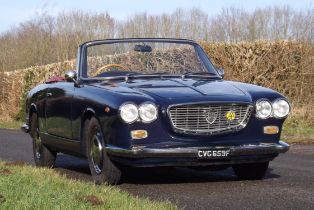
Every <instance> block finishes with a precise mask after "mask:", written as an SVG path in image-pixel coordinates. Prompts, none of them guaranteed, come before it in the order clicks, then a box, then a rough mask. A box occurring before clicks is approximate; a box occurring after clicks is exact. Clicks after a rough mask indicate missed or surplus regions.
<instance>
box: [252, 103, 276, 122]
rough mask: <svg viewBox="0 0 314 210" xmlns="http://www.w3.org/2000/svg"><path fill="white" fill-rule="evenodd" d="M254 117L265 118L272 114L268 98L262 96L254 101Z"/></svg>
mask: <svg viewBox="0 0 314 210" xmlns="http://www.w3.org/2000/svg"><path fill="white" fill-rule="evenodd" d="M255 108H256V117H257V118H259V119H267V118H269V117H270V116H271V115H272V112H273V109H272V104H271V103H270V101H269V100H268V99H265V98H262V99H259V100H257V101H256V103H255Z"/></svg>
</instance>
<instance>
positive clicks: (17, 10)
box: [0, 0, 314, 32]
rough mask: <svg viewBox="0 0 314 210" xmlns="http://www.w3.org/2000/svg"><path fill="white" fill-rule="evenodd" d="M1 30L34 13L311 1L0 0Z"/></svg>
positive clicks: (311, 0)
mask: <svg viewBox="0 0 314 210" xmlns="http://www.w3.org/2000/svg"><path fill="white" fill-rule="evenodd" d="M0 5H1V7H0V8H1V12H0V32H4V31H6V30H8V29H10V28H11V27H13V26H18V24H19V23H21V22H23V21H25V20H28V19H30V18H32V17H33V16H35V14H36V13H43V12H44V13H48V14H50V15H56V14H58V13H59V12H61V11H69V10H82V11H87V12H104V11H108V12H109V13H110V15H111V16H113V17H115V18H117V19H122V20H123V19H125V18H127V17H128V16H131V15H133V14H135V13H138V12H147V13H149V14H161V13H165V12H166V13H170V12H172V11H174V10H175V9H176V8H179V7H180V8H184V9H189V8H200V9H202V10H203V11H205V12H206V13H208V14H209V15H210V16H211V15H215V14H217V13H219V12H220V11H221V9H222V8H224V7H238V8H244V9H247V10H248V11H250V10H254V9H255V8H257V7H259V8H263V7H267V6H274V5H278V6H283V5H289V6H290V7H291V8H293V9H297V10H299V9H307V8H314V0H218V1H217V0H215V1H212V0H129V1H127V0H124V1H123V0H20V1H17V0H0Z"/></svg>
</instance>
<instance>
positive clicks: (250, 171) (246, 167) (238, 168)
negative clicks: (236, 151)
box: [232, 162, 269, 180]
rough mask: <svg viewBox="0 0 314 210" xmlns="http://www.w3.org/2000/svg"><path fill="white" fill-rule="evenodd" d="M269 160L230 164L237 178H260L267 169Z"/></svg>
mask: <svg viewBox="0 0 314 210" xmlns="http://www.w3.org/2000/svg"><path fill="white" fill-rule="evenodd" d="M268 165H269V162H265V163H247V164H239V165H234V166H232V168H233V171H234V172H235V174H236V175H237V177H238V178H239V179H242V180H257V179H262V178H263V177H264V175H265V173H266V171H267V169H268Z"/></svg>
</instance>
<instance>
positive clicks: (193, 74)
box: [181, 71, 219, 79]
mask: <svg viewBox="0 0 314 210" xmlns="http://www.w3.org/2000/svg"><path fill="white" fill-rule="evenodd" d="M186 77H205V78H219V77H218V76H217V74H215V73H212V72H205V71H202V72H191V71H188V72H185V73H184V74H182V76H181V78H182V79H185V78H186Z"/></svg>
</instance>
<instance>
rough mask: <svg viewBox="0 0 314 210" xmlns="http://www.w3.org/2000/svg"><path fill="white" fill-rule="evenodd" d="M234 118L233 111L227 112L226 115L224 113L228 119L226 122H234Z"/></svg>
mask: <svg viewBox="0 0 314 210" xmlns="http://www.w3.org/2000/svg"><path fill="white" fill-rule="evenodd" d="M235 117H236V114H235V112H234V111H228V112H227V113H226V118H227V119H228V120H230V121H231V120H234V119H235Z"/></svg>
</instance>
